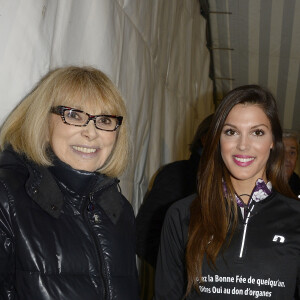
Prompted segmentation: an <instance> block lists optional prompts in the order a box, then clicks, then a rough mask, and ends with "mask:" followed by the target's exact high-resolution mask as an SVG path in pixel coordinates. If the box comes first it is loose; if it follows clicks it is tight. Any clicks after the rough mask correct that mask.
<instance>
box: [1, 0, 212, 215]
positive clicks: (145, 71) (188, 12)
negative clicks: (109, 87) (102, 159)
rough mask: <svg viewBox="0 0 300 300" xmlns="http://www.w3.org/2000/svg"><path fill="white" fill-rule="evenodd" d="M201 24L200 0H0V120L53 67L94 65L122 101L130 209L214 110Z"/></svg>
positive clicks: (185, 149) (124, 186)
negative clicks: (129, 157)
mask: <svg viewBox="0 0 300 300" xmlns="http://www.w3.org/2000/svg"><path fill="white" fill-rule="evenodd" d="M205 26H206V24H205V21H204V19H203V18H202V17H201V15H200V8H199V3H198V0H151V1H149V0H0V38H1V42H0V66H1V67H0V94H1V100H0V103H1V110H0V122H3V120H4V119H5V117H6V116H7V114H8V113H9V112H10V111H11V110H12V108H13V107H14V106H15V105H16V104H17V103H18V102H19V101H20V100H21V99H22V98H23V97H24V96H25V95H26V94H27V93H28V92H29V91H30V90H31V89H32V87H33V85H34V84H35V83H36V82H37V81H39V79H40V78H41V76H43V75H44V74H46V73H47V72H48V71H49V70H50V69H53V68H55V67H58V66H65V65H71V64H74V65H92V66H94V67H97V68H99V69H101V70H102V71H104V72H105V73H107V74H108V75H109V76H110V78H111V79H112V80H113V81H114V82H115V83H116V85H117V86H118V87H119V89H120V91H121V93H122V95H123V97H124V99H125V102H126V104H127V109H128V114H129V119H130V120H129V121H130V128H131V137H132V160H131V163H130V165H129V168H128V170H127V172H126V174H124V175H123V176H122V178H121V186H122V190H123V193H124V194H125V196H127V197H128V199H129V200H130V201H131V202H132V204H133V207H134V208H135V210H136V211H137V209H138V207H139V205H140V203H141V201H142V200H143V197H144V194H145V192H146V190H147V187H148V184H149V180H150V179H151V177H152V176H153V174H154V173H155V171H156V170H157V169H158V168H159V167H160V166H161V165H163V164H165V163H168V162H170V161H174V160H177V159H183V158H187V157H188V154H189V153H188V144H189V143H190V142H191V140H192V137H193V134H194V132H195V130H196V128H197V125H198V123H199V122H200V121H201V120H202V119H203V118H204V117H206V116H207V115H208V114H210V113H211V112H212V111H213V102H212V83H211V81H210V80H209V79H208V71H209V54H208V51H207V49H206V38H205ZM28 117H30V116H28Z"/></svg>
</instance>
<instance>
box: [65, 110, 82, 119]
mask: <svg viewBox="0 0 300 300" xmlns="http://www.w3.org/2000/svg"><path fill="white" fill-rule="evenodd" d="M67 118H69V119H74V120H80V119H81V116H80V114H78V113H77V112H76V111H72V110H70V111H68V112H67Z"/></svg>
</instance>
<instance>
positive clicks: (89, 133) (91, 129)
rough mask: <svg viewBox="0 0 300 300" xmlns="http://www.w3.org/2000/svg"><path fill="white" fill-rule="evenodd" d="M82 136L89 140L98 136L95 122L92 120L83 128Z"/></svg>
mask: <svg viewBox="0 0 300 300" xmlns="http://www.w3.org/2000/svg"><path fill="white" fill-rule="evenodd" d="M82 134H83V135H84V136H85V137H87V138H88V139H89V140H92V139H94V138H96V137H97V136H98V129H97V128H96V126H95V123H94V120H90V121H89V122H88V124H87V125H86V126H84V127H83V130H82Z"/></svg>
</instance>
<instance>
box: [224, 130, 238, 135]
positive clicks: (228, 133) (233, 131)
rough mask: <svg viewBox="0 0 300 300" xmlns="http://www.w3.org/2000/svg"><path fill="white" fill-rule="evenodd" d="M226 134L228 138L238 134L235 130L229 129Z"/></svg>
mask: <svg viewBox="0 0 300 300" xmlns="http://www.w3.org/2000/svg"><path fill="white" fill-rule="evenodd" d="M225 134H226V135H228V136H232V135H236V134H237V132H236V131H235V130H233V129H227V130H225Z"/></svg>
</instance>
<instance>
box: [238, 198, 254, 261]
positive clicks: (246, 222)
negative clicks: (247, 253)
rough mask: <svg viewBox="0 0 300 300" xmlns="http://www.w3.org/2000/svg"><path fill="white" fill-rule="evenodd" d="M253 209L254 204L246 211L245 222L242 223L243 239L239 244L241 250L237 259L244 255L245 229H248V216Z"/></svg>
mask: <svg viewBox="0 0 300 300" xmlns="http://www.w3.org/2000/svg"><path fill="white" fill-rule="evenodd" d="M253 209H254V204H253V205H252V207H251V209H250V210H249V211H248V213H247V217H246V220H245V222H244V229H243V237H242V242H241V249H240V254H239V258H242V257H243V255H244V248H245V241H246V234H247V228H248V223H249V219H250V215H251V213H252V211H253Z"/></svg>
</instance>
